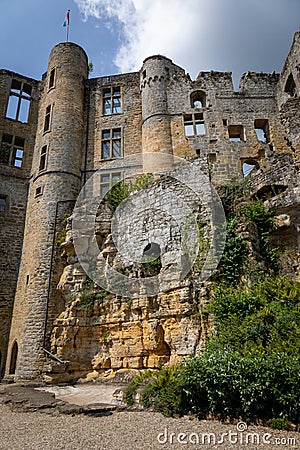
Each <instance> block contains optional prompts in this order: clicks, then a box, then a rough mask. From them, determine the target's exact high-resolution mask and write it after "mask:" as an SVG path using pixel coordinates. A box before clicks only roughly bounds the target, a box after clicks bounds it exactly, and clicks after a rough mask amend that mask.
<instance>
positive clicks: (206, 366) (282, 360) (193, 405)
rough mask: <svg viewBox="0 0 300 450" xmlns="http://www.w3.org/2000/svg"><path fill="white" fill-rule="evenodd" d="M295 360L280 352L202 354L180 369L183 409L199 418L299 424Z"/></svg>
mask: <svg viewBox="0 0 300 450" xmlns="http://www.w3.org/2000/svg"><path fill="white" fill-rule="evenodd" d="M299 370H300V358H299V357H298V356H290V355H287V354H285V353H279V352H278V353H277V352H274V353H271V354H269V355H265V356H263V357H262V356H260V355H258V354H256V353H255V352H252V353H249V354H248V355H245V356H241V355H240V353H238V352H233V351H231V352H230V351H225V352H224V351H219V352H213V353H210V352H205V353H204V354H203V355H202V356H201V357H198V358H192V359H190V360H189V361H188V362H187V363H186V366H185V369H184V376H183V378H184V381H183V391H184V394H185V399H184V403H185V410H186V411H188V410H191V411H192V412H194V413H196V414H198V416H199V417H203V416H204V415H205V414H207V413H208V412H211V413H213V414H214V415H216V416H218V415H219V416H221V417H226V416H228V415H229V416H233V417H239V416H242V417H244V418H245V419H247V418H253V417H260V418H264V419H267V418H272V417H280V418H283V419H288V420H292V421H294V422H298V421H299V420H300V417H299V415H300V379H299V376H298V372H299Z"/></svg>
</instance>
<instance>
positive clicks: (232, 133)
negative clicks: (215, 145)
mask: <svg viewBox="0 0 300 450" xmlns="http://www.w3.org/2000/svg"><path fill="white" fill-rule="evenodd" d="M228 136H229V140H230V141H231V142H241V141H244V140H245V135H244V127H243V126H242V125H229V127H228Z"/></svg>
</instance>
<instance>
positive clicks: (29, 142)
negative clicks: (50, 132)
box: [0, 70, 38, 379]
mask: <svg viewBox="0 0 300 450" xmlns="http://www.w3.org/2000/svg"><path fill="white" fill-rule="evenodd" d="M13 80H15V81H17V82H18V83H26V85H28V86H31V88H32V92H31V102H30V110H29V115H28V122H21V121H19V120H14V119H12V118H8V117H6V116H7V105H8V102H9V96H10V89H11V86H12V81H13ZM37 103H38V82H37V81H35V80H32V79H31V78H26V77H23V76H20V75H18V74H16V73H14V72H10V71H7V70H1V71H0V147H1V148H0V171H1V177H0V196H1V198H5V201H6V207H5V210H4V211H2V212H0V279H1V288H0V379H1V378H2V376H3V374H4V369H5V362H6V355H7V346H8V340H9V332H10V324H11V315H12V310H13V303H14V297H15V291H16V285H17V278H18V271H19V265H20V261H21V254H22V243H23V234H24V223H25V215H26V202H27V193H28V179H29V174H30V168H31V164H32V156H33V148H34V143H35V133H36V125H37V112H38V104H37ZM16 108H17V107H15V112H17V111H16ZM4 135H10V136H17V137H18V138H21V139H25V142H24V153H23V158H22V161H21V167H16V166H15V165H14V156H15V154H14V152H11V155H10V158H11V159H10V161H6V159H5V157H4V154H3V151H4V150H3V147H2V139H3V137H4ZM4 140H5V138H4Z"/></svg>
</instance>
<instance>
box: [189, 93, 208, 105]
mask: <svg viewBox="0 0 300 450" xmlns="http://www.w3.org/2000/svg"><path fill="white" fill-rule="evenodd" d="M205 106H206V95H205V93H204V92H203V91H195V92H192V93H191V107H192V108H204V107H205Z"/></svg>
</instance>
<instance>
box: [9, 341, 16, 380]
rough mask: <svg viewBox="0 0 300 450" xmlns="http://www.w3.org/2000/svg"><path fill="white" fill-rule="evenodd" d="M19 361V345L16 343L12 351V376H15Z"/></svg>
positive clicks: (10, 369) (10, 372)
mask: <svg viewBox="0 0 300 450" xmlns="http://www.w3.org/2000/svg"><path fill="white" fill-rule="evenodd" d="M17 359H18V344H17V342H16V341H15V342H14V344H13V346H12V350H11V357H10V366H9V374H10V375H14V374H15V373H16V367H17Z"/></svg>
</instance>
